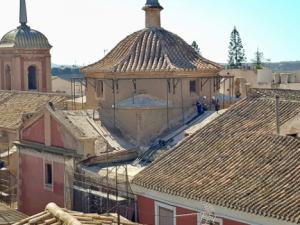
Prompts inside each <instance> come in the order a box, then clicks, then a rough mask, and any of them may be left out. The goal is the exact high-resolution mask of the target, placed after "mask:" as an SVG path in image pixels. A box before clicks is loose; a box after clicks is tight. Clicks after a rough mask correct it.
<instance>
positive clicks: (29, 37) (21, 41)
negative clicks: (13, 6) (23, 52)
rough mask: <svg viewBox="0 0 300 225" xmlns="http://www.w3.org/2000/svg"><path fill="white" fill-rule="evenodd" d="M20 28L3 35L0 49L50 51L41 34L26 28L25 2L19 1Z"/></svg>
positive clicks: (49, 46) (46, 40)
mask: <svg viewBox="0 0 300 225" xmlns="http://www.w3.org/2000/svg"><path fill="white" fill-rule="evenodd" d="M20 24H21V25H20V26H19V27H18V28H17V29H15V30H12V31H10V32H8V33H7V34H5V35H4V36H3V37H2V39H1V41H0V48H20V49H50V48H51V47H52V46H51V45H50V44H49V42H48V39H47V37H46V36H45V35H43V34H42V33H41V32H39V31H36V30H33V29H31V28H30V27H29V26H27V12H26V3H25V0H20Z"/></svg>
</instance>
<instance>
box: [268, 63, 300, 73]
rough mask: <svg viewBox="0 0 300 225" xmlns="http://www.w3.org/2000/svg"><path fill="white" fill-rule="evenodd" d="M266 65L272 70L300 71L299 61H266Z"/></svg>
mask: <svg viewBox="0 0 300 225" xmlns="http://www.w3.org/2000/svg"><path fill="white" fill-rule="evenodd" d="M266 66H267V67H269V68H271V69H272V70H273V71H274V72H296V71H300V61H291V62H278V63H267V64H266Z"/></svg>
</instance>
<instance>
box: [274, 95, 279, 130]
mask: <svg viewBox="0 0 300 225" xmlns="http://www.w3.org/2000/svg"><path fill="white" fill-rule="evenodd" d="M275 115H276V133H277V134H278V135H280V106H279V95H276V101H275Z"/></svg>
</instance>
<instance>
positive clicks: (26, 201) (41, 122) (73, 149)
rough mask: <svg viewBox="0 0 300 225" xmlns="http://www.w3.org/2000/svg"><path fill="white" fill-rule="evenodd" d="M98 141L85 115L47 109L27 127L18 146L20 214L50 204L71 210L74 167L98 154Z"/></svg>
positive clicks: (41, 208)
mask: <svg viewBox="0 0 300 225" xmlns="http://www.w3.org/2000/svg"><path fill="white" fill-rule="evenodd" d="M79 114H80V115H79ZM96 139H97V133H96V131H95V128H93V122H92V121H90V122H88V121H87V114H86V113H84V112H82V111H76V112H73V111H61V110H55V109H54V108H53V107H51V106H48V107H47V108H46V109H45V111H44V112H42V113H40V114H39V115H36V116H35V117H34V118H32V119H31V120H30V121H29V122H28V123H26V124H25V126H24V128H23V129H22V131H21V141H20V142H18V143H17V146H18V150H19V156H20V157H19V192H18V194H19V208H20V210H21V211H22V212H24V213H26V214H28V215H32V214H35V213H38V212H40V211H42V210H43V209H44V208H45V206H46V205H47V204H48V203H49V202H55V203H56V204H58V205H59V206H61V207H67V208H71V207H72V186H73V183H72V177H73V174H74V164H75V162H76V161H77V160H79V159H83V158H86V157H87V156H89V155H92V154H93V153H94V152H95V141H96Z"/></svg>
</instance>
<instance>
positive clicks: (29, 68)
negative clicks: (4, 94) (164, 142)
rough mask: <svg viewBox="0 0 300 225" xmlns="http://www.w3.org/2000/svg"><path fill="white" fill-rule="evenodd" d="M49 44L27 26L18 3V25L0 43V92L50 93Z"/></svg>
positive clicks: (40, 34) (25, 13)
mask: <svg viewBox="0 0 300 225" xmlns="http://www.w3.org/2000/svg"><path fill="white" fill-rule="evenodd" d="M50 49H51V45H50V44H49V42H48V39H47V38H46V37H45V36H44V35H43V34H42V33H40V32H39V31H36V30H33V29H31V28H30V27H29V26H28V25H27V11H26V4H25V0H20V26H19V27H17V29H15V30H12V31H10V32H8V33H7V34H5V35H4V36H3V37H2V39H1V40H0V90H1V89H2V90H19V91H28V90H29V91H38V92H51V55H50Z"/></svg>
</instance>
